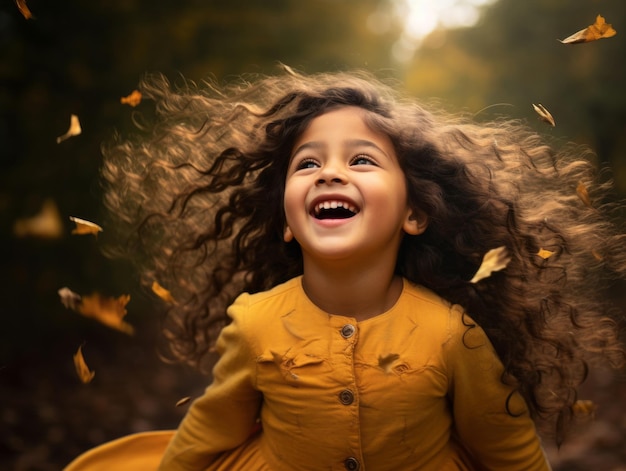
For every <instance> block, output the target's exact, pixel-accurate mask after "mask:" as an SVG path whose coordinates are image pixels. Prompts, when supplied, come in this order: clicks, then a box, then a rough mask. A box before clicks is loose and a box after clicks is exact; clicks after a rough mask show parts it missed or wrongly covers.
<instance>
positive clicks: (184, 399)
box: [176, 396, 191, 407]
mask: <svg viewBox="0 0 626 471" xmlns="http://www.w3.org/2000/svg"><path fill="white" fill-rule="evenodd" d="M189 401H191V397H190V396H187V397H183V398H182V399H180V400H179V401H178V402H177V403H176V407H180V406H184V405H185V404H187V403H188V402H189Z"/></svg>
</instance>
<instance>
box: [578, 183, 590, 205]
mask: <svg viewBox="0 0 626 471" xmlns="http://www.w3.org/2000/svg"><path fill="white" fill-rule="evenodd" d="M576 193H577V194H578V197H579V198H580V199H581V201H582V202H583V203H585V206H589V207H590V208H591V199H590V198H589V191H588V190H587V187H586V186H585V184H584V183H583V182H579V183H578V186H577V187H576Z"/></svg>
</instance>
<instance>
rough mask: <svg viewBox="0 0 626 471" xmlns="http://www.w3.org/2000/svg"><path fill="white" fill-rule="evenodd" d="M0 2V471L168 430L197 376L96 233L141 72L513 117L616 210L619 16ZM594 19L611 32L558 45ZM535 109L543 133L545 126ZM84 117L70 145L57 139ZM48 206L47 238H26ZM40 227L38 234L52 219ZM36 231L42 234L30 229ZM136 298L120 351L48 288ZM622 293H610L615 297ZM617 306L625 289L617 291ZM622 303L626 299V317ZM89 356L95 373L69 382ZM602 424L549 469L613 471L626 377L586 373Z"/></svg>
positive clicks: (326, 5)
mask: <svg viewBox="0 0 626 471" xmlns="http://www.w3.org/2000/svg"><path fill="white" fill-rule="evenodd" d="M19 3H21V4H25V5H26V6H27V7H28V8H29V10H30V11H31V12H32V15H33V18H29V19H27V18H26V17H25V16H24V15H23V14H22V13H21V12H20V10H19V9H18V3H16V2H14V1H12V0H4V1H3V2H2V4H1V5H0V54H1V56H0V57H1V58H0V84H1V85H0V264H1V265H0V266H1V271H0V275H1V276H0V469H7V470H11V469H12V470H16V471H21V470H42V471H43V470H46V471H47V470H58V469H61V468H62V466H63V465H64V464H66V463H67V462H68V461H69V460H70V459H71V458H73V457H74V456H76V455H77V454H78V453H80V452H82V451H84V450H86V449H87V448H90V447H92V446H94V445H96V444H99V443H101V442H102V441H104V440H110V439H113V438H116V437H118V436H121V435H124V434H127V433H131V432H137V431H143V430H151V429H161V428H174V427H176V425H177V423H178V421H179V420H180V418H181V417H182V416H183V414H184V412H185V408H186V406H180V407H176V406H175V404H176V402H177V401H178V400H179V399H181V398H183V397H187V396H191V397H195V396H197V395H199V394H200V393H201V392H202V390H203V388H204V387H205V385H206V383H207V381H208V379H207V378H206V377H203V376H202V375H200V374H198V373H197V372H194V371H191V370H190V369H187V368H186V367H184V366H181V365H170V364H166V363H164V362H163V361H161V360H160V359H159V356H158V348H157V347H158V344H159V342H160V337H159V316H158V309H157V305H158V300H157V299H156V297H155V296H153V295H151V294H150V293H145V292H142V291H141V290H140V289H139V287H138V283H137V276H136V275H135V274H134V273H133V272H132V270H130V269H129V267H128V266H127V265H125V264H124V263H123V262H121V261H114V260H109V259H107V258H105V257H104V256H103V255H102V254H101V252H100V247H101V244H102V243H103V242H106V237H107V231H106V227H105V228H104V232H102V233H100V234H99V235H98V237H94V236H76V235H71V230H72V228H73V227H74V225H73V223H71V222H70V221H69V216H76V217H80V218H84V219H87V220H90V221H93V222H98V221H99V220H100V219H101V217H102V215H103V209H102V207H101V204H100V188H99V184H98V169H99V166H100V162H101V160H100V151H99V148H100V144H101V143H102V142H103V141H104V140H106V139H107V138H109V137H110V136H111V135H112V133H113V132H115V131H119V132H122V133H123V132H127V131H129V130H130V128H131V126H130V125H131V117H132V114H133V113H134V112H136V111H141V109H142V107H143V106H145V105H144V104H140V105H139V106H138V107H137V108H132V107H130V106H129V105H124V104H121V103H120V98H121V97H123V96H126V95H128V94H129V93H130V92H132V90H133V89H134V88H135V87H136V84H137V82H138V80H139V78H140V77H141V76H142V75H143V74H144V73H146V72H153V71H159V72H163V73H165V74H166V75H167V76H168V77H169V78H170V79H171V80H172V82H182V80H183V77H184V78H186V79H190V80H194V81H197V82H200V81H202V80H203V79H206V78H209V77H210V78H212V79H214V80H217V81H218V82H225V81H228V80H231V79H232V78H233V77H235V76H238V75H240V74H260V73H276V72H277V64H278V62H283V63H285V64H288V65H290V66H291V67H293V68H296V69H299V70H301V71H303V72H307V73H311V72H317V71H331V70H346V69H354V68H359V69H367V70H369V71H372V72H374V73H376V74H378V75H380V76H381V77H392V78H396V79H397V80H398V81H399V83H400V84H401V85H402V86H403V87H404V88H405V89H407V90H408V91H410V92H411V93H412V94H414V95H416V96H419V97H422V98H424V99H427V100H430V99H437V100H439V101H440V102H441V103H443V104H444V105H445V106H446V107H447V108H449V109H451V110H462V111H468V112H470V113H474V114H476V116H477V119H487V118H489V117H495V116H508V117H512V118H517V119H520V120H522V121H524V122H526V123H527V124H528V125H529V126H532V127H534V128H536V129H537V130H538V131H540V132H542V133H545V134H547V135H548V136H550V137H551V138H554V139H555V140H556V141H559V142H562V143H565V142H569V141H573V142H576V143H580V144H584V145H588V146H590V147H591V148H592V149H593V150H594V151H595V152H596V155H597V163H598V165H599V166H601V167H603V168H607V169H608V170H609V171H610V173H608V174H607V176H610V177H611V178H613V179H614V180H615V188H616V189H615V198H616V199H624V198H625V197H626V87H625V85H626V63H625V62H624V57H626V54H625V53H626V2H624V1H623V0H524V1H520V0H425V1H420V0H306V1H304V0H264V1H262V2H261V1H252V0H203V1H201V0H176V1H174V0H163V1H159V2H155V1H148V0H107V1H105V0H91V1H88V2H87V1H79V0H66V1H64V2H51V1H45V0H27V1H26V2H24V1H23V0H20V2H19ZM598 14H602V15H603V16H604V17H605V18H606V20H607V22H609V23H612V24H613V26H614V27H615V29H616V30H617V35H616V36H615V37H612V38H609V39H602V40H599V41H595V42H592V43H587V44H579V45H564V44H561V43H560V42H559V41H558V40H557V39H563V38H565V37H566V36H569V35H570V34H572V33H574V32H576V31H578V30H580V29H582V28H584V27H586V26H588V25H590V24H591V23H593V22H594V20H595V18H596V16H597V15H598ZM532 103H541V104H543V105H544V106H545V107H546V108H547V109H548V110H549V111H550V112H551V113H552V115H553V116H554V118H555V119H556V127H554V128H552V127H550V126H548V125H546V124H545V123H543V122H542V121H540V120H539V119H538V116H537V115H536V114H535V112H534V111H533V109H532ZM72 114H75V115H77V116H78V117H79V119H80V123H81V127H82V133H81V134H80V135H77V136H74V137H71V138H69V139H67V140H64V141H62V142H60V143H57V137H59V136H61V135H63V134H64V133H65V132H66V131H67V129H68V127H69V123H70V115H72ZM44 208H48V210H49V208H56V211H58V218H54V217H53V218H52V219H53V220H54V221H56V224H57V229H58V230H57V231H56V235H54V236H52V235H50V234H48V236H47V237H44V236H42V235H41V234H39V235H37V234H36V233H32V232H33V230H31V231H30V232H31V233H30V234H29V233H28V231H25V230H24V227H27V228H31V229H32V228H33V227H35V228H36V224H35V226H33V223H34V222H35V223H36V222H37V221H39V222H40V223H41V221H42V218H43V219H45V217H44V216H45V215H46V214H47V215H48V216H50V215H51V214H52V216H54V211H52V213H50V212H45V211H44ZM48 221H49V220H48ZM35 232H36V231H35ZM62 287H69V288H70V289H72V290H73V291H75V292H77V293H80V294H89V293H92V292H96V291H97V292H100V293H103V294H106V295H110V296H120V295H122V294H130V295H131V301H130V303H129V304H128V306H127V308H128V316H127V318H126V319H127V320H128V322H130V323H131V324H133V325H134V326H135V331H136V333H135V335H133V336H129V335H125V334H123V333H120V332H118V331H115V330H112V329H108V328H107V327H105V326H103V325H101V324H99V323H97V322H95V321H93V320H91V319H87V318H84V317H82V316H80V315H78V314H76V313H75V312H73V311H71V310H69V309H66V308H65V307H64V306H63V305H62V304H61V302H60V300H59V295H58V290H59V289H60V288H62ZM622 295H623V293H622ZM617 299H618V301H619V293H618V294H617ZM619 302H624V298H622V300H621V301H619ZM81 345H82V346H83V352H84V355H85V359H86V361H87V363H88V364H89V366H90V368H92V369H93V370H94V371H95V373H96V376H95V378H94V380H93V381H92V382H91V383H89V384H82V383H81V382H80V381H79V380H78V378H77V376H76V373H75V371H74V366H73V361H72V356H73V355H74V353H75V352H76V350H77V348H78V347H79V346H81ZM582 396H583V397H584V398H589V399H591V400H593V401H594V402H595V403H596V405H597V410H596V412H595V419H594V420H593V421H590V422H589V423H588V424H586V425H585V426H584V427H581V429H580V430H579V431H577V433H575V434H574V435H573V436H572V437H570V439H569V441H568V442H567V443H566V444H565V446H563V447H562V448H561V450H556V449H555V448H554V447H552V446H550V445H549V444H548V445H547V448H548V453H549V456H550V460H551V462H552V464H553V467H554V469H555V470H587V469H601V470H613V471H617V470H626V451H625V449H626V447H625V446H624V444H625V443H626V441H625V437H626V404H625V402H626V399H625V398H626V380H625V379H624V376H623V374H622V375H619V374H618V375H615V374H610V373H607V372H598V373H595V374H594V375H592V377H591V378H590V380H589V382H588V383H587V384H586V385H585V387H584V388H583V391H582Z"/></svg>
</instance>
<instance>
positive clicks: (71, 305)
mask: <svg viewBox="0 0 626 471" xmlns="http://www.w3.org/2000/svg"><path fill="white" fill-rule="evenodd" d="M58 293H59V297H60V298H61V303H62V304H63V305H64V306H65V307H66V308H68V309H71V310H73V311H76V310H78V306H79V305H80V301H81V297H80V295H79V294H76V293H74V291H72V290H71V289H69V288H68V287H64V288H61V289H60V290H59V291H58Z"/></svg>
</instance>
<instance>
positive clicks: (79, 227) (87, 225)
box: [70, 216, 102, 236]
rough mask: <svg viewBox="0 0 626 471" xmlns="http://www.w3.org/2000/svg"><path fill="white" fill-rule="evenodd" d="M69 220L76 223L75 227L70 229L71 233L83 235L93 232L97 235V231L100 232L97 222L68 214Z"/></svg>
mask: <svg viewBox="0 0 626 471" xmlns="http://www.w3.org/2000/svg"><path fill="white" fill-rule="evenodd" d="M70 221H72V222H74V223H76V228H75V229H73V230H72V234H77V235H85V234H93V235H95V236H97V235H98V232H102V228H101V227H100V226H98V225H97V224H95V223H93V222H90V221H86V220H85V219H80V218H75V217H73V216H70Z"/></svg>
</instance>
